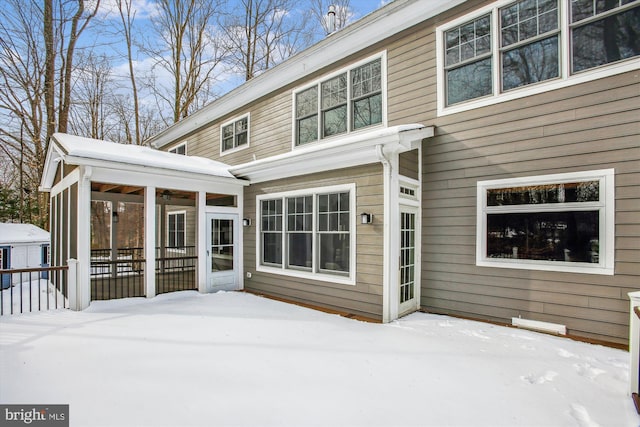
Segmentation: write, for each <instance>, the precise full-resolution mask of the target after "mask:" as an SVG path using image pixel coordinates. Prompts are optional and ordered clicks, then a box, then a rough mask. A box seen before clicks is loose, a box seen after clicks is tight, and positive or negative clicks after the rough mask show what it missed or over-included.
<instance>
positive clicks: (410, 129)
mask: <svg viewBox="0 0 640 427" xmlns="http://www.w3.org/2000/svg"><path fill="white" fill-rule="evenodd" d="M433 135H434V127H433V126H424V125H421V124H410V125H402V126H394V127H391V128H376V129H369V130H368V131H366V132H357V133H356V132H354V133H352V134H350V135H346V136H345V135H343V136H342V138H337V139H332V140H331V141H319V142H316V143H312V144H305V145H304V146H301V147H298V148H297V149H296V150H291V151H288V152H286V153H283V154H278V155H275V156H271V157H268V158H264V159H259V160H255V161H252V162H248V163H243V164H240V165H236V166H231V167H230V168H229V171H230V172H231V173H233V174H234V175H235V176H236V177H240V178H246V179H249V180H250V181H251V183H252V184H253V183H258V182H264V181H271V180H275V179H282V178H288V177H291V176H298V175H305V174H310V173H316V172H325V171H329V170H335V169H342V168H347V167H353V166H359V165H366V164H370V163H378V162H379V161H380V159H379V158H378V155H377V152H376V146H378V145H381V146H384V148H385V152H404V151H410V150H414V149H416V148H418V147H420V145H421V144H422V140H423V139H426V138H430V137H432V136H433ZM238 182H239V183H242V182H244V181H243V180H240V179H239V180H238Z"/></svg>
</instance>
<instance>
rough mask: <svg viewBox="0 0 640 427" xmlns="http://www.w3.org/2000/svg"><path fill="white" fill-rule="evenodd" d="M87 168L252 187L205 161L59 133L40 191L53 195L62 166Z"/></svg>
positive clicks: (218, 164) (226, 169)
mask: <svg viewBox="0 0 640 427" xmlns="http://www.w3.org/2000/svg"><path fill="white" fill-rule="evenodd" d="M61 161H63V162H64V163H65V164H68V165H76V166H87V167H93V168H100V169H103V170H106V171H111V174H112V175H113V176H114V177H117V176H118V174H121V173H122V172H135V173H142V174H146V175H153V176H158V178H159V179H160V177H162V176H171V177H180V178H186V179H192V180H198V181H206V182H211V183H225V184H230V183H233V184H237V185H248V183H247V182H245V181H242V180H238V179H236V178H235V177H234V176H233V175H232V174H231V173H230V172H229V166H228V165H226V164H224V163H221V162H217V161H214V160H210V159H206V158H203V157H194V156H183V155H180V154H174V153H168V152H163V151H158V150H154V149H152V148H149V147H143V146H136V145H125V144H116V143H113V142H108V141H101V140H95V139H90V138H82V137H78V136H73V135H67V134H61V133H56V134H54V135H53V136H52V137H51V141H50V143H49V149H48V151H47V156H46V159H45V165H44V170H43V174H42V180H41V182H40V191H45V192H48V191H51V188H52V187H53V185H54V182H55V175H56V171H57V170H58V164H59V163H60V162H61Z"/></svg>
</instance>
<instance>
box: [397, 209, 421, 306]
mask: <svg viewBox="0 0 640 427" xmlns="http://www.w3.org/2000/svg"><path fill="white" fill-rule="evenodd" d="M417 216H418V210H417V209H415V208H411V207H405V206H403V207H401V208H400V279H399V281H398V284H399V290H398V291H399V293H400V295H399V302H400V307H399V309H398V314H399V315H400V316H402V315H404V314H407V313H410V312H412V311H415V310H417V309H418V304H419V301H418V292H419V290H418V289H417V286H418V285H419V284H418V280H417V273H418V272H417V271H416V269H417V268H418V267H419V266H418V265H417V252H416V241H417V239H416V237H417V236H416V233H417V230H416V225H417Z"/></svg>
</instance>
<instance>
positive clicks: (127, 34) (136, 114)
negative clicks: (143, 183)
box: [117, 0, 143, 145]
mask: <svg viewBox="0 0 640 427" xmlns="http://www.w3.org/2000/svg"><path fill="white" fill-rule="evenodd" d="M132 4H133V1H132V0H117V6H118V12H119V14H120V20H121V21H122V34H123V36H124V40H125V44H126V47H127V61H128V63H129V80H130V82H131V98H132V100H133V121H134V133H133V135H131V132H130V131H128V132H127V133H126V135H127V141H128V142H129V143H130V144H131V143H133V144H136V145H141V144H142V141H143V139H142V135H141V131H140V102H139V100H138V86H137V84H136V77H135V73H134V67H133V50H132V48H133V42H134V40H133V33H132V32H133V23H134V20H135V16H136V12H135V11H134V10H132ZM127 122H128V120H127ZM127 130H128V129H127Z"/></svg>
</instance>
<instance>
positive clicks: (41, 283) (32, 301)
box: [0, 279, 69, 315]
mask: <svg viewBox="0 0 640 427" xmlns="http://www.w3.org/2000/svg"><path fill="white" fill-rule="evenodd" d="M56 296H57V298H58V301H57V302H56ZM0 305H1V306H2V314H3V315H11V314H12V313H28V312H32V311H44V310H50V309H55V308H62V307H68V306H69V301H68V300H67V299H66V298H65V297H64V295H62V293H60V292H59V291H58V290H57V289H56V287H55V285H53V283H51V282H49V281H48V280H46V279H38V280H31V281H28V282H22V283H16V284H14V285H13V286H11V287H9V288H7V289H2V290H0ZM12 306H13V311H12Z"/></svg>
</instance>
